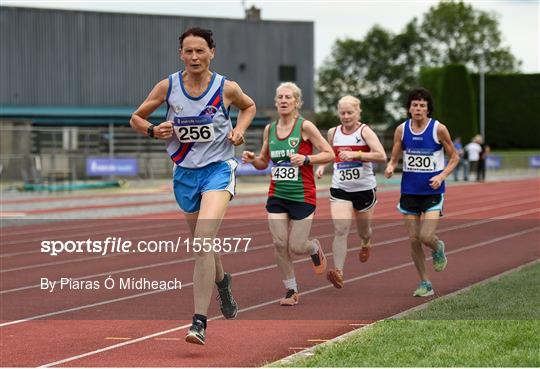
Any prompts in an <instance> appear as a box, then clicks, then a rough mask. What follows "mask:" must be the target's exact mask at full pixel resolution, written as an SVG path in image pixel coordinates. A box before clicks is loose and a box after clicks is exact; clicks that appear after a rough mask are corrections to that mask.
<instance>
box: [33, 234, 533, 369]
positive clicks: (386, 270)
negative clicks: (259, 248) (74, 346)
mask: <svg viewBox="0 0 540 369" xmlns="http://www.w3.org/2000/svg"><path fill="white" fill-rule="evenodd" d="M537 230H540V227H535V228H530V229H528V230H524V231H521V232H516V233H512V234H509V235H506V236H502V237H497V238H494V239H492V240H488V241H483V242H480V243H477V244H473V245H469V246H465V247H463V248H460V249H457V250H453V251H452V252H451V253H452V254H455V253H458V252H461V251H466V250H470V249H473V248H476V247H481V246H485V245H493V243H494V242H497V241H503V240H506V239H508V238H512V237H517V236H521V235H524V234H527V233H530V232H534V231H537ZM448 254H450V252H449V253H448ZM412 265H414V264H413V262H408V263H404V264H400V265H396V266H393V267H390V268H386V269H382V270H379V271H377V272H372V273H369V274H365V275H362V276H358V277H355V278H351V279H348V280H346V281H345V283H351V282H354V281H358V280H361V279H365V278H369V277H372V276H376V275H379V274H383V273H386V272H390V271H393V270H397V269H401V268H404V267H408V266H412ZM328 288H334V286H332V285H327V286H323V287H318V288H314V289H311V290H308V291H305V292H302V293H300V295H307V294H311V293H314V292H318V291H321V290H324V289H328ZM279 300H280V299H275V300H272V301H268V302H264V303H261V304H257V305H253V306H250V307H248V308H244V309H240V310H239V311H238V312H239V313H242V312H246V311H250V310H254V309H257V308H260V307H263V306H267V305H270V304H275V303H277V302H278V301H279ZM221 317H222V316H221V315H218V316H214V317H212V318H210V319H208V320H209V321H211V320H216V319H219V318H221ZM189 326H190V324H186V325H182V326H179V327H175V328H171V329H167V330H164V331H161V332H156V333H152V334H150V335H146V336H142V337H139V338H136V339H133V340H131V341H125V342H122V343H119V344H116V345H112V346H106V347H103V348H101V349H97V350H93V351H89V352H86V353H83V354H79V355H75V356H71V357H68V358H65V359H62V360H58V361H55V362H52V363H48V364H44V365H41V366H40V367H42V368H48V367H51V366H56V365H61V364H64V363H67V362H70V361H75V360H78V359H82V358H85V357H88V356H93V355H96V354H99V353H102V352H105V351H110V350H113V349H117V348H119V347H123V346H126V345H131V344H133V343H137V342H141V341H145V340H148V339H150V338H154V337H157V336H161V335H164V334H168V333H171V332H176V331H178V330H181V329H185V328H188V327H189Z"/></svg>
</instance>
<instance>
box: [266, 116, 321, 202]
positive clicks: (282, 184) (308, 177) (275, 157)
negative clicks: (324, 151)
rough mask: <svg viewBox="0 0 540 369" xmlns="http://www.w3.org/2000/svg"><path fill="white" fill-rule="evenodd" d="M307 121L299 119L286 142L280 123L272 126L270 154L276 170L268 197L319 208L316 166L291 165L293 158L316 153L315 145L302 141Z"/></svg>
mask: <svg viewBox="0 0 540 369" xmlns="http://www.w3.org/2000/svg"><path fill="white" fill-rule="evenodd" d="M303 121H304V118H302V117H299V118H298V120H297V121H296V122H295V123H294V126H293V128H292V130H291V132H290V133H289V135H288V136H286V137H284V138H280V137H278V135H277V131H276V125H277V122H272V123H271V124H270V130H269V132H268V150H269V156H270V158H271V159H272V162H273V164H274V166H273V168H272V181H271V182H270V190H269V191H268V196H269V197H271V196H274V197H278V198H281V199H286V200H290V201H297V202H305V203H308V204H312V205H316V189H315V179H314V176H313V166H312V165H311V164H309V165H301V166H300V167H292V166H291V163H290V155H292V154H302V155H311V154H312V153H313V145H312V144H311V142H309V141H304V140H303V139H302V124H303Z"/></svg>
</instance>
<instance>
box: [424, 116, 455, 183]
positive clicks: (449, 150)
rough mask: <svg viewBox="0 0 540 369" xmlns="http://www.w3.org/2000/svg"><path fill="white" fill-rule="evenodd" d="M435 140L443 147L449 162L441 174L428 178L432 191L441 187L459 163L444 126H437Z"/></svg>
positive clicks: (448, 133)
mask: <svg viewBox="0 0 540 369" xmlns="http://www.w3.org/2000/svg"><path fill="white" fill-rule="evenodd" d="M437 138H438V139H439V142H440V143H441V144H442V145H443V147H444V151H445V152H446V154H447V155H448V157H449V160H448V164H447V165H446V168H444V170H443V171H442V172H441V173H439V174H438V175H436V176H434V177H431V178H430V180H429V182H430V184H429V185H430V186H431V188H433V189H434V190H436V189H437V188H439V187H440V186H441V184H442V182H443V181H444V180H445V179H446V177H448V175H450V173H452V171H453V170H454V168H455V167H456V165H458V163H459V154H458V153H457V151H456V148H455V147H454V144H453V143H452V139H451V138H450V132H448V128H446V126H445V125H444V124H441V123H439V124H438V127H437Z"/></svg>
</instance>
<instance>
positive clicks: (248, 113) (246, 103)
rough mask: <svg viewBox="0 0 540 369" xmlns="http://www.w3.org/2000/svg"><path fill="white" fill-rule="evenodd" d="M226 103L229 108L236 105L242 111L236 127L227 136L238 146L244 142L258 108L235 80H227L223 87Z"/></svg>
mask: <svg viewBox="0 0 540 369" xmlns="http://www.w3.org/2000/svg"><path fill="white" fill-rule="evenodd" d="M223 99H224V101H223V102H224V105H225V107H226V108H228V107H229V106H230V105H233V106H236V107H237V108H238V109H239V110H240V112H239V113H238V118H237V120H236V127H234V129H233V130H232V131H231V132H229V134H228V136H227V138H228V139H229V140H230V141H231V142H232V143H233V145H235V146H237V145H240V144H243V143H244V133H245V132H246V129H247V128H248V127H249V125H250V124H251V121H252V120H253V118H254V117H255V114H256V112H257V108H256V107H255V102H254V101H253V100H252V99H251V97H249V96H248V95H246V94H245V93H244V91H242V89H241V88H240V86H239V85H238V83H236V82H234V81H225V85H224V87H223Z"/></svg>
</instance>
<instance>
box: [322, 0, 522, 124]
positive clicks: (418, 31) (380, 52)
mask: <svg viewBox="0 0 540 369" xmlns="http://www.w3.org/2000/svg"><path fill="white" fill-rule="evenodd" d="M501 39H502V37H501V32H500V31H499V29H498V21H497V19H496V16H495V15H494V14H491V13H487V12H484V11H481V10H476V9H473V7H472V6H471V5H467V4H464V3H463V2H454V1H450V2H446V1H445V2H441V3H439V4H438V5H436V6H433V7H431V8H430V9H429V11H428V12H427V13H426V14H425V15H424V18H423V20H422V21H419V20H418V19H416V18H413V19H412V20H411V21H410V22H409V23H408V24H407V25H406V26H405V28H404V29H403V31H402V32H401V33H399V34H393V33H392V32H390V31H388V30H385V29H383V28H382V27H380V26H378V25H375V26H374V27H372V28H371V29H370V30H369V31H368V33H367V34H366V36H365V38H364V39H363V40H354V39H343V40H341V39H340V40H337V41H336V43H335V44H334V46H333V47H332V54H331V56H330V57H328V58H327V59H326V62H325V64H324V66H323V67H321V68H320V69H319V73H318V80H317V84H316V93H317V97H318V104H319V106H320V107H321V108H322V110H323V111H327V112H335V111H336V103H337V101H338V100H339V98H340V97H341V96H344V95H354V96H356V97H359V98H360V99H361V100H362V120H364V121H368V122H372V123H388V122H393V121H395V120H396V119H398V118H399V117H400V116H403V113H404V110H403V107H402V104H403V100H404V96H405V94H406V93H407V91H408V90H410V89H411V88H412V87H413V86H415V85H416V84H417V83H418V74H419V72H420V69H421V68H422V67H441V66H444V65H446V64H463V65H466V66H467V67H468V68H470V69H471V70H473V71H476V70H478V65H479V60H480V57H481V56H483V57H484V60H485V65H486V71H488V72H499V73H508V72H513V71H516V70H517V68H518V67H519V62H518V61H517V60H516V59H515V57H514V56H513V55H512V54H511V53H510V51H509V49H508V48H506V47H503V46H501Z"/></svg>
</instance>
